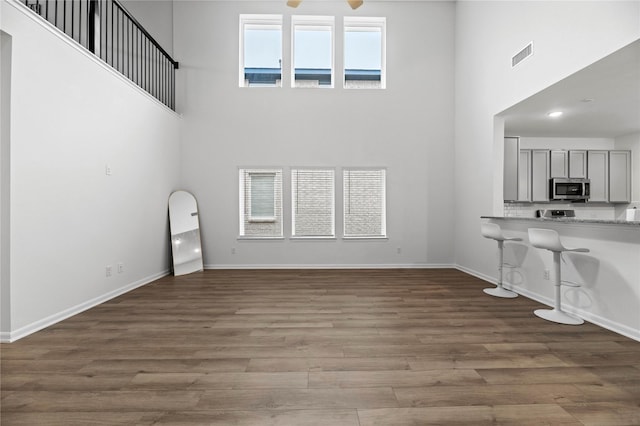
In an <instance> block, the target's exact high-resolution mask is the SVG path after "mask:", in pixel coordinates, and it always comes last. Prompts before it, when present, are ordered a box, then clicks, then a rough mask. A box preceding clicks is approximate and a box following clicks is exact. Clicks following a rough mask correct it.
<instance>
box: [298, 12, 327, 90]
mask: <svg viewBox="0 0 640 426" xmlns="http://www.w3.org/2000/svg"><path fill="white" fill-rule="evenodd" d="M298 26H303V27H307V29H310V30H312V29H315V28H317V29H323V30H324V28H325V27H330V33H331V84H329V85H318V86H317V87H314V88H319V89H332V88H334V87H335V84H336V80H335V74H336V69H335V68H336V67H335V62H336V58H335V56H336V53H335V50H336V49H335V45H336V42H335V40H336V34H335V33H336V19H335V17H334V16H310V15H293V16H292V17H291V87H292V88H296V89H301V88H308V86H296V63H295V62H296V61H295V51H296V49H295V43H296V27H298Z"/></svg>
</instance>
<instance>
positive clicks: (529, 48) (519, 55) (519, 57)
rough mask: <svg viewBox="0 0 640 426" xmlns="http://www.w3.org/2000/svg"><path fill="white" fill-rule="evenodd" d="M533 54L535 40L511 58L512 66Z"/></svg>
mask: <svg viewBox="0 0 640 426" xmlns="http://www.w3.org/2000/svg"><path fill="white" fill-rule="evenodd" d="M531 55H533V42H531V43H529V44H527V45H526V46H525V48H524V49H522V50H521V51H519V52H518V53H516V54H515V56H514V57H513V58H511V68H513V67H515V66H516V65H518V64H519V63H520V62H522V61H524V60H525V59H527V58H528V57H529V56H531Z"/></svg>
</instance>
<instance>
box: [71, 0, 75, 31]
mask: <svg viewBox="0 0 640 426" xmlns="http://www.w3.org/2000/svg"><path fill="white" fill-rule="evenodd" d="M75 4H76V3H75V1H73V0H72V1H71V38H73V35H74V32H75V25H74V23H75V20H76V17H75V11H76V8H75Z"/></svg>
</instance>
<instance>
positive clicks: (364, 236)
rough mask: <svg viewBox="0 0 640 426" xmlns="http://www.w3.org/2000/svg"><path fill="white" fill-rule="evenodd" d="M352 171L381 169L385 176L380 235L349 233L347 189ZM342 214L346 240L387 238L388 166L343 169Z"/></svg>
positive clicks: (343, 233) (381, 200)
mask: <svg viewBox="0 0 640 426" xmlns="http://www.w3.org/2000/svg"><path fill="white" fill-rule="evenodd" d="M351 171H381V172H382V174H383V176H382V178H383V181H382V183H383V184H382V188H381V190H382V194H381V198H380V202H381V203H382V205H381V206H380V207H381V218H380V219H381V228H382V229H381V233H380V234H379V235H374V234H371V235H369V234H347V232H346V228H347V214H348V202H347V199H346V197H347V191H346V190H345V185H346V178H347V175H348V174H349V172H351ZM342 188H343V195H342V200H343V201H342V203H343V205H342V214H343V216H342V217H343V222H342V238H343V239H345V240H355V239H366V240H369V239H387V238H388V236H387V168H386V167H345V168H344V169H343V170H342Z"/></svg>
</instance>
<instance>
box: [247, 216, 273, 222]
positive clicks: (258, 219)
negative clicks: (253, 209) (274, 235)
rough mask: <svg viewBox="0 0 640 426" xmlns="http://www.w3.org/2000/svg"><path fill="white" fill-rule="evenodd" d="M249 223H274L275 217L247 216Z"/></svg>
mask: <svg viewBox="0 0 640 426" xmlns="http://www.w3.org/2000/svg"><path fill="white" fill-rule="evenodd" d="M249 223H276V218H275V217H252V218H249Z"/></svg>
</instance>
